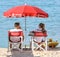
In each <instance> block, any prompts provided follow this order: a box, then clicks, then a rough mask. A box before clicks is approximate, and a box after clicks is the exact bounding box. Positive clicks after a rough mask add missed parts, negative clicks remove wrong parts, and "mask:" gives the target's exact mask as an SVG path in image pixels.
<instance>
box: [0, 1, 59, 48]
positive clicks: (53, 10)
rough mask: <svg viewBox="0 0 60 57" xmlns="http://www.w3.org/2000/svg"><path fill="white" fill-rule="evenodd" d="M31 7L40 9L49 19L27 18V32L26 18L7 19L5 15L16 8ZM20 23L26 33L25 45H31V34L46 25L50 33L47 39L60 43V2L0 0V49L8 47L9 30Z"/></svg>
mask: <svg viewBox="0 0 60 57" xmlns="http://www.w3.org/2000/svg"><path fill="white" fill-rule="evenodd" d="M25 3H26V4H27V5H31V6H36V7H39V8H40V9H42V10H44V11H45V12H47V13H48V14H49V17H48V18H36V17H34V18H32V17H27V18H26V19H27V21H26V24H27V30H26V32H25V18H22V17H21V18H6V17H4V16H3V13H4V12H5V11H7V10H8V9H10V8H12V7H14V6H20V5H24V4H25ZM15 22H20V24H21V27H22V29H23V31H24V33H26V35H25V40H24V45H29V43H30V39H31V37H30V36H28V34H29V32H30V31H32V30H34V29H36V28H38V24H39V23H44V24H45V26H46V30H47V33H48V36H47V39H49V38H52V39H53V40H54V41H58V42H59V43H60V0H0V47H2V48H6V47H8V30H10V29H13V28H14V23H15Z"/></svg>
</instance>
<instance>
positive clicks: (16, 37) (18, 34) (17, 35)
mask: <svg viewBox="0 0 60 57" xmlns="http://www.w3.org/2000/svg"><path fill="white" fill-rule="evenodd" d="M10 44H12V48H11V50H12V49H14V48H17V49H18V50H20V48H19V46H18V45H20V44H21V50H22V49H23V48H22V44H23V31H21V30H15V31H14V30H12V31H8V51H9V49H10Z"/></svg>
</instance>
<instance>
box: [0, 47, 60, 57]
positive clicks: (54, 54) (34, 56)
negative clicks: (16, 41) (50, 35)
mask: <svg viewBox="0 0 60 57" xmlns="http://www.w3.org/2000/svg"><path fill="white" fill-rule="evenodd" d="M0 57H60V48H56V49H51V50H48V51H31V50H27V51H26V50H23V51H22V52H21V51H14V50H13V51H12V52H11V51H10V52H7V48H0Z"/></svg>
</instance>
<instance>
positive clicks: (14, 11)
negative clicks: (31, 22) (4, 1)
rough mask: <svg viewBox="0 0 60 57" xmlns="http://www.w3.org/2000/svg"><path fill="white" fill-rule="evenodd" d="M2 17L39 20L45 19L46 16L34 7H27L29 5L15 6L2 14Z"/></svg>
mask: <svg viewBox="0 0 60 57" xmlns="http://www.w3.org/2000/svg"><path fill="white" fill-rule="evenodd" d="M4 16H6V17H27V16H30V17H41V18H47V17H48V14H47V13H46V12H45V11H43V10H41V9H39V8H37V7H35V6H29V5H23V6H16V7H13V8H11V9H9V10H7V11H6V12H4Z"/></svg>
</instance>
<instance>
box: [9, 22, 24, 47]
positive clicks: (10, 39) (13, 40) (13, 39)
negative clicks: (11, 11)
mask: <svg viewBox="0 0 60 57" xmlns="http://www.w3.org/2000/svg"><path fill="white" fill-rule="evenodd" d="M14 27H15V29H11V30H9V32H14V31H15V32H18V31H22V32H23V30H22V29H21V27H20V24H19V23H18V22H16V23H15V24H14ZM22 34H23V33H22ZM22 38H23V41H24V35H23V37H22ZM9 41H10V42H17V41H18V42H20V41H21V39H20V37H11V38H10V36H9ZM19 47H20V48H21V44H20V46H19ZM10 48H12V44H10Z"/></svg>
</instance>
